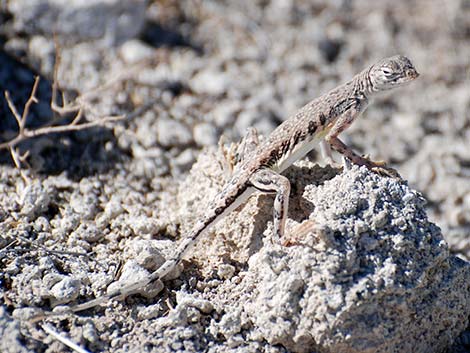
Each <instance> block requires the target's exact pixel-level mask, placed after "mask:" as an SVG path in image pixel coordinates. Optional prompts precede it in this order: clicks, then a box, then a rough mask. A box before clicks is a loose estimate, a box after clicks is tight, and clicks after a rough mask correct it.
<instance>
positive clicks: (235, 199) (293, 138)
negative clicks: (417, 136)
mask: <svg viewBox="0 0 470 353" xmlns="http://www.w3.org/2000/svg"><path fill="white" fill-rule="evenodd" d="M418 76H419V74H418V72H417V71H416V69H415V68H414V66H413V64H412V63H411V61H410V60H409V59H408V58H406V57H404V56H400V55H397V56H393V57H390V58H386V59H383V60H381V61H379V62H378V63H376V64H374V65H372V66H370V67H369V68H367V69H366V70H364V71H362V72H361V73H359V74H358V75H356V76H354V77H353V78H352V79H351V80H350V81H348V82H346V83H345V84H342V85H340V86H338V87H337V88H335V89H333V90H331V91H329V92H328V93H326V94H324V95H322V96H320V97H318V98H316V99H314V100H312V101H311V102H309V103H308V104H306V105H305V106H304V107H303V108H301V109H300V110H299V111H297V112H296V113H295V114H294V115H293V116H291V117H290V118H289V119H288V120H286V121H285V122H284V123H282V124H281V125H280V126H278V127H277V128H276V129H275V130H274V131H273V132H272V133H271V134H270V135H269V137H268V138H267V139H266V140H264V141H263V142H262V143H261V144H260V143H259V142H258V138H257V135H256V132H255V131H254V130H251V133H249V136H247V137H246V138H245V142H244V150H245V151H244V153H243V157H242V158H240V160H239V161H238V163H237V164H236V166H235V169H234V171H233V175H232V177H231V179H230V180H229V181H228V182H227V183H226V184H225V186H224V187H223V189H222V191H221V192H220V193H218V194H217V196H216V197H215V199H214V200H213V201H212V203H211V204H210V206H209V207H208V209H207V212H206V213H205V215H204V216H203V217H202V218H201V219H200V220H199V221H198V222H197V223H196V225H195V226H194V228H193V229H192V231H191V232H190V233H189V234H188V236H186V237H185V238H184V239H183V240H182V241H181V244H180V245H179V247H178V248H177V250H176V252H175V254H174V256H173V257H172V258H170V259H169V260H167V261H166V262H165V263H164V264H163V265H162V266H161V267H160V268H158V269H157V270H156V271H155V272H153V273H151V274H150V275H149V277H148V278H146V279H144V280H140V281H137V282H135V283H133V284H131V285H129V286H126V287H123V288H120V289H118V290H115V291H114V292H112V293H109V294H107V295H104V296H102V297H98V298H96V299H93V300H91V301H88V302H85V303H83V304H78V305H75V306H72V307H69V308H67V312H77V311H81V310H85V309H89V308H92V307H94V306H96V305H100V304H102V303H104V302H107V301H108V300H110V299H112V298H117V297H125V296H127V295H130V294H132V293H133V292H135V291H136V290H138V289H140V288H143V287H144V286H146V285H148V284H149V283H151V282H153V281H156V280H159V279H162V278H163V277H164V276H165V275H166V274H168V273H169V272H170V271H172V270H173V269H174V268H175V267H176V266H177V265H178V264H179V263H180V262H181V261H182V260H183V258H184V257H185V255H186V254H187V253H188V251H189V250H190V248H191V247H192V246H193V245H194V244H195V243H196V242H197V241H198V240H199V239H200V238H201V237H202V236H203V234H204V233H205V232H206V231H207V230H208V229H209V228H210V227H211V226H213V225H214V224H215V223H216V222H218V221H219V220H220V219H222V218H223V217H224V216H225V215H227V214H228V213H229V212H231V211H232V210H234V209H236V208H237V207H238V206H240V205H241V204H243V203H244V202H245V201H246V200H247V199H248V198H249V197H250V196H251V195H252V194H253V193H254V192H256V191H260V192H266V193H275V194H276V196H275V199H274V216H273V217H274V221H273V226H274V227H273V228H274V236H275V238H276V239H278V240H279V239H282V238H283V235H284V228H285V223H286V217H287V209H288V201H289V193H290V183H289V180H288V179H287V178H286V177H285V176H283V175H282V174H281V173H282V172H283V171H284V170H286V169H287V168H288V167H289V166H291V165H292V164H293V163H294V162H295V161H297V160H298V159H300V158H302V157H304V156H305V155H306V154H307V153H308V152H309V151H310V150H312V149H313V148H314V147H315V146H316V145H317V144H319V143H323V144H326V145H327V146H328V147H331V148H333V149H334V150H336V151H337V152H339V153H340V154H342V155H343V156H344V157H346V158H347V159H349V160H350V161H351V162H352V163H354V164H357V165H364V166H366V167H368V168H369V169H371V170H373V171H376V172H380V173H385V174H387V175H391V176H395V175H396V174H395V173H396V172H395V171H394V170H393V169H391V168H387V167H385V165H384V163H382V162H373V161H371V160H369V159H367V158H364V157H361V156H359V155H357V154H356V153H354V151H352V150H351V149H350V148H349V147H348V146H346V145H345V144H344V143H343V142H342V141H341V140H340V139H339V138H338V135H339V134H340V133H341V132H342V131H344V130H345V129H346V128H348V127H349V126H350V125H351V123H352V122H353V121H354V120H355V119H356V118H357V117H358V116H359V115H360V114H361V113H362V112H363V111H364V110H365V109H366V107H367V105H368V104H369V101H370V99H371V98H373V97H374V96H375V95H376V94H377V93H380V92H383V91H388V90H390V89H392V88H395V87H399V86H402V85H404V84H406V83H409V82H411V81H413V80H414V79H415V78H417V77H418Z"/></svg>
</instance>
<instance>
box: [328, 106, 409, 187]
mask: <svg viewBox="0 0 470 353" xmlns="http://www.w3.org/2000/svg"><path fill="white" fill-rule="evenodd" d="M360 113H361V110H358V109H356V108H355V107H352V108H351V109H349V110H348V111H346V112H345V113H344V114H343V115H342V116H341V117H340V118H338V120H337V121H336V122H335V124H334V126H333V127H332V128H331V130H330V131H329V132H328V134H327V135H326V136H325V141H326V142H327V143H328V144H329V145H330V146H331V147H332V148H333V149H334V150H335V151H337V152H338V153H340V154H342V155H343V156H345V157H346V158H348V159H349V160H350V161H351V162H353V163H354V164H357V165H364V166H366V167H367V168H369V169H370V170H372V171H373V172H376V173H378V174H384V175H387V176H389V177H395V178H396V177H398V178H399V177H400V175H399V174H398V172H397V171H396V170H395V169H393V168H390V167H386V166H385V163H384V162H374V161H372V160H370V159H368V158H365V157H362V156H360V155H358V154H357V153H355V152H354V151H353V150H352V149H351V148H350V147H348V146H347V145H346V144H345V143H343V141H341V140H340V139H339V138H338V135H339V134H340V133H341V132H342V131H344V130H346V129H347V128H348V127H349V126H350V125H351V123H352V122H353V121H354V119H355V118H356V117H357V116H359V114H360Z"/></svg>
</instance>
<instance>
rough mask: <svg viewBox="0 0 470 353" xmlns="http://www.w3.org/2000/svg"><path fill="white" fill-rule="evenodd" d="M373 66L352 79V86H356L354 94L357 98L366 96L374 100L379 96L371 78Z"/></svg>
mask: <svg viewBox="0 0 470 353" xmlns="http://www.w3.org/2000/svg"><path fill="white" fill-rule="evenodd" d="M371 69H372V66H370V67H369V68H367V69H365V70H364V71H362V72H360V73H359V74H357V75H356V76H354V77H353V78H352V80H351V81H352V85H353V86H354V92H355V95H356V96H364V97H365V98H367V99H370V98H373V97H374V96H375V95H376V94H377V90H376V89H375V87H374V85H373V83H372V80H371V77H370V70H371Z"/></svg>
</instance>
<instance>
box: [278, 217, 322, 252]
mask: <svg viewBox="0 0 470 353" xmlns="http://www.w3.org/2000/svg"><path fill="white" fill-rule="evenodd" d="M316 226H317V224H316V223H315V221H313V220H306V221H304V222H302V223H301V224H299V225H298V226H296V227H294V228H293V229H292V231H291V232H289V233H291V236H290V237H285V238H284V240H283V241H282V243H281V244H282V246H297V245H304V244H303V242H302V240H303V239H305V237H306V236H308V235H311V234H314V233H316V231H317V229H316Z"/></svg>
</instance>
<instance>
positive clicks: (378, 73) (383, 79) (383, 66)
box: [369, 55, 419, 91]
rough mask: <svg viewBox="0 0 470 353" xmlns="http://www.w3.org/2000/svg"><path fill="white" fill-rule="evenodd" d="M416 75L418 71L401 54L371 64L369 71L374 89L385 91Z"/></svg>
mask: <svg viewBox="0 0 470 353" xmlns="http://www.w3.org/2000/svg"><path fill="white" fill-rule="evenodd" d="M418 76H419V73H418V71H416V69H415V67H414V66H413V64H412V63H411V61H410V59H408V58H407V57H405V56H402V55H395V56H392V57H390V58H386V59H383V60H381V61H379V62H378V63H377V64H375V65H373V66H372V67H371V68H370V71H369V77H370V81H371V83H372V88H373V90H374V91H386V90H389V89H392V88H395V87H398V86H402V85H404V84H406V83H409V82H411V81H413V80H414V79H416V78H417V77H418Z"/></svg>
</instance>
